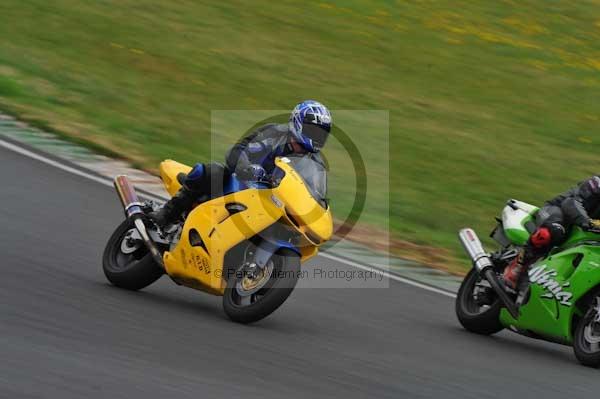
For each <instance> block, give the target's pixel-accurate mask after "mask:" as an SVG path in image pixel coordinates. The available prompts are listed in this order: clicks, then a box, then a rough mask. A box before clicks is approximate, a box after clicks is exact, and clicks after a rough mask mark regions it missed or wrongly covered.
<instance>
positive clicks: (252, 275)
mask: <svg viewBox="0 0 600 399" xmlns="http://www.w3.org/2000/svg"><path fill="white" fill-rule="evenodd" d="M246 267H247V266H242V267H240V268H239V269H237V270H236V271H235V272H234V273H231V274H232V275H231V276H229V278H228V279H227V288H226V289H225V293H224V295H223V309H224V310H225V313H226V314H227V316H228V317H229V318H230V319H231V320H233V321H235V322H237V323H243V324H248V323H254V322H256V321H259V320H261V319H263V318H265V317H267V316H268V315H270V314H271V313H273V312H274V311H275V310H276V309H277V308H279V307H280V306H281V305H282V304H283V303H284V302H285V300H286V299H287V298H288V297H289V296H290V294H291V293H292V291H293V290H294V287H295V286H296V283H297V282H298V276H299V274H300V257H299V256H298V254H297V253H295V252H294V251H292V250H289V249H281V250H280V251H278V252H277V253H276V254H275V255H273V256H272V257H271V259H270V260H269V262H268V264H267V265H266V266H265V267H264V268H263V269H255V270H252V271H249V270H247V269H245V268H246Z"/></svg>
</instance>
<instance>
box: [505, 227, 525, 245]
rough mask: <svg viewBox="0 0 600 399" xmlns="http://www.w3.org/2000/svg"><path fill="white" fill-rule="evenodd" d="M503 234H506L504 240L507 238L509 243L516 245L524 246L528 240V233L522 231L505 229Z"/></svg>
mask: <svg viewBox="0 0 600 399" xmlns="http://www.w3.org/2000/svg"><path fill="white" fill-rule="evenodd" d="M504 234H506V238H508V239H509V240H510V242H512V243H514V244H516V245H525V243H527V240H529V233H528V232H527V231H524V230H517V229H505V230H504Z"/></svg>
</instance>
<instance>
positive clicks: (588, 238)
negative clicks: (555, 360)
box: [500, 228, 600, 344]
mask: <svg viewBox="0 0 600 399" xmlns="http://www.w3.org/2000/svg"><path fill="white" fill-rule="evenodd" d="M529 275H530V279H531V280H533V282H532V283H531V287H530V288H531V295H530V298H529V301H528V302H527V303H526V304H524V305H522V306H521V307H520V316H519V318H518V319H516V320H515V319H513V318H512V317H511V316H510V314H509V313H508V312H507V311H506V309H503V310H502V312H501V314H500V320H501V322H502V324H503V325H504V326H506V327H509V326H513V327H516V328H517V329H519V330H528V331H531V332H534V333H537V334H539V335H541V336H543V337H546V338H553V339H555V340H558V341H564V342H565V343H569V344H570V343H572V340H573V331H574V328H575V326H574V324H573V323H574V321H575V320H576V318H575V316H578V317H580V316H581V315H582V312H581V310H580V309H578V307H577V304H578V300H579V299H581V298H582V297H583V296H584V295H585V294H587V293H588V292H590V290H592V289H594V288H596V287H598V286H600V235H599V234H594V233H587V232H584V231H582V230H581V229H579V228H575V229H574V231H573V232H572V234H571V235H570V237H569V239H568V240H567V242H566V243H565V244H564V245H563V246H562V247H561V248H559V249H557V250H555V251H553V252H552V253H551V254H550V255H549V256H548V257H547V258H545V259H543V260H540V261H538V262H537V263H535V264H534V265H532V266H530V267H529Z"/></svg>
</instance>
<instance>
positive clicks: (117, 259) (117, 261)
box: [107, 229, 148, 273]
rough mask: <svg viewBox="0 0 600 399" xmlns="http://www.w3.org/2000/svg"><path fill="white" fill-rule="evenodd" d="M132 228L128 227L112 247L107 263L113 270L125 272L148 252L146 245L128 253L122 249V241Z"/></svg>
mask: <svg viewBox="0 0 600 399" xmlns="http://www.w3.org/2000/svg"><path fill="white" fill-rule="evenodd" d="M130 230H131V229H128V230H126V231H125V232H124V233H123V234H121V235H120V236H119V238H118V239H117V240H116V243H115V245H113V246H112V247H111V252H110V256H109V260H110V262H109V264H108V265H107V268H108V269H109V270H110V271H112V272H115V273H118V272H123V271H125V270H127V269H129V268H130V267H131V266H132V265H134V264H135V263H136V262H138V261H140V260H141V259H142V258H143V257H144V256H146V255H147V254H148V249H147V248H146V247H145V246H144V245H141V246H140V247H139V248H138V249H137V250H135V251H134V252H132V253H128V254H126V253H124V252H123V251H122V250H121V243H122V241H123V240H124V239H125V237H126V236H127V233H128V232H129V231H130Z"/></svg>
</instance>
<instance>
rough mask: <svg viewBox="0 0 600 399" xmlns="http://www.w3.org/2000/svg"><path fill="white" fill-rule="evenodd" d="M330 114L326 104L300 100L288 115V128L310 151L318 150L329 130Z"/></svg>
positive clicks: (325, 139) (321, 146) (323, 143)
mask: <svg viewBox="0 0 600 399" xmlns="http://www.w3.org/2000/svg"><path fill="white" fill-rule="evenodd" d="M331 124H332V120H331V114H330V113H329V110H328V109H327V107H326V106H324V105H323V104H321V103H320V102H317V101H313V100H306V101H302V102H301V103H300V104H298V105H296V107H295V108H294V110H293V111H292V114H291V115H290V121H289V129H290V131H291V132H292V134H293V135H294V137H295V139H296V140H297V141H298V143H300V145H302V147H304V148H305V149H306V150H307V151H310V152H319V151H320V150H321V148H323V146H324V145H325V142H326V141H327V137H328V136H329V132H330V131H331Z"/></svg>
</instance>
